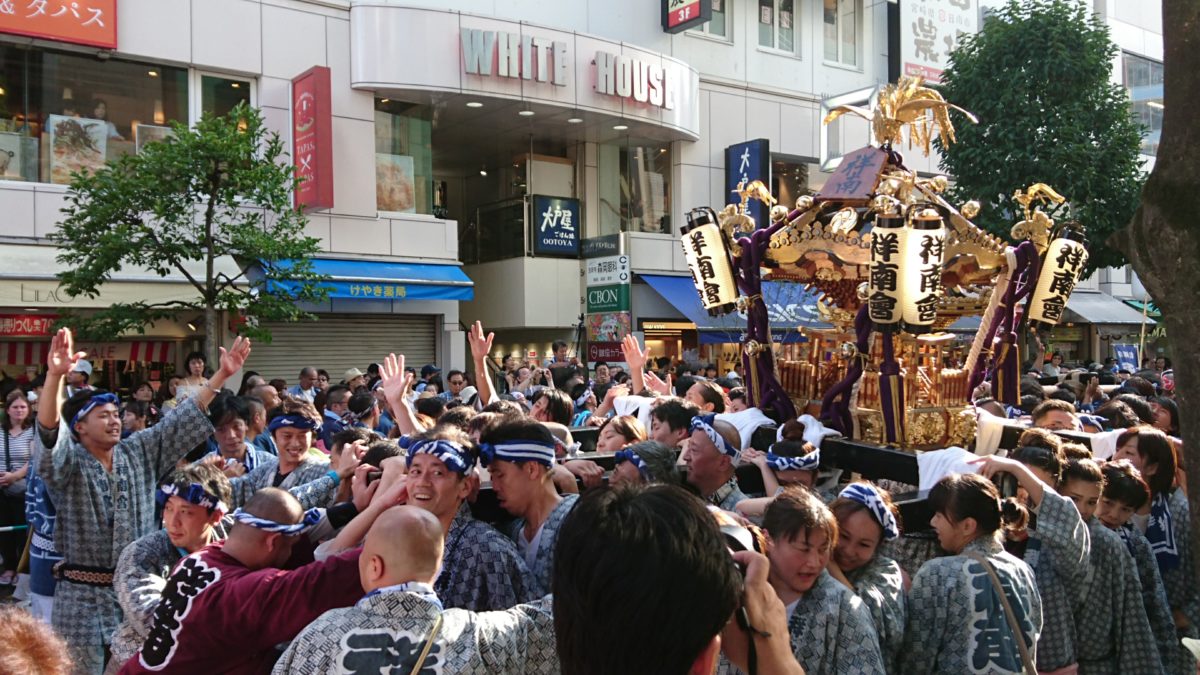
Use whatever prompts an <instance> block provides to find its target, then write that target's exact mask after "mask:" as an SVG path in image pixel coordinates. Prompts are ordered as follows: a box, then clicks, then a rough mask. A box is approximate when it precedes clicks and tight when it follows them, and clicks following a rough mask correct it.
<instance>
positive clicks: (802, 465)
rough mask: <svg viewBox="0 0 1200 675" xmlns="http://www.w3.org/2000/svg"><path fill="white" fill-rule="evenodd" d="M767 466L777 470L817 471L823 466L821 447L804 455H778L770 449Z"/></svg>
mask: <svg viewBox="0 0 1200 675" xmlns="http://www.w3.org/2000/svg"><path fill="white" fill-rule="evenodd" d="M771 447H775V446H771ZM767 466H769V467H771V468H772V469H775V470H776V471H816V470H817V468H818V467H820V466H821V449H820V448H817V449H816V450H813V451H812V452H810V453H808V454H807V455H804V456H802V457H787V456H785V455H777V454H775V453H773V452H771V451H769V450H768V451H767Z"/></svg>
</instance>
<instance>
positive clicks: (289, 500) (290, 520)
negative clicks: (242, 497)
mask: <svg viewBox="0 0 1200 675" xmlns="http://www.w3.org/2000/svg"><path fill="white" fill-rule="evenodd" d="M242 510H243V511H245V512H246V513H249V514H250V515H252V516H258V517H259V518H262V519H263V520H269V521H271V522H274V523H279V524H281V525H295V524H296V523H298V522H300V519H301V518H303V517H304V507H302V506H301V505H300V502H299V501H297V499H296V498H295V497H293V496H292V493H290V492H288V491H287V490H280V489H279V488H273V487H271V488H263V489H261V490H259V491H258V492H255V493H254V495H253V496H251V497H250V499H249V500H247V501H246V505H245V506H243V507H242Z"/></svg>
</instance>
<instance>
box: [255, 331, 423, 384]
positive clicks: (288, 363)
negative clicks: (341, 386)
mask: <svg viewBox="0 0 1200 675" xmlns="http://www.w3.org/2000/svg"><path fill="white" fill-rule="evenodd" d="M266 326H267V327H268V328H270V329H271V337H272V339H271V342H270V344H266V343H261V342H260V343H255V344H254V346H253V349H252V350H251V353H250V358H249V359H248V360H247V361H246V369H247V370H254V371H257V372H258V373H259V374H261V375H262V376H263V377H265V378H267V379H268V380H270V379H272V378H276V377H281V378H283V379H285V380H287V383H288V386H291V385H293V384H295V383H296V381H297V377H298V375H299V374H300V369H301V368H302V367H304V366H312V367H314V368H324V369H325V370H326V371H328V372H329V379H330V381H331V382H333V383H337V382H339V381H341V379H342V374H343V373H345V372H346V370H347V369H349V368H358V369H359V370H362V371H363V372H366V370H367V365H369V364H370V363H372V362H382V361H383V357H385V356H387V355H388V353H389V352H395V353H397V354H404V356H405V357H407V359H408V362H407V363H408V365H411V366H412V367H414V368H416V369H417V370H418V371H419V370H420V369H421V366H423V365H425V364H426V363H435V362H436V353H437V348H436V346H435V345H436V334H437V333H436V331H437V317H436V316H433V315H428V314H385V315H379V314H374V315H361V314H319V315H317V321H304V322H298V323H267V324H266Z"/></svg>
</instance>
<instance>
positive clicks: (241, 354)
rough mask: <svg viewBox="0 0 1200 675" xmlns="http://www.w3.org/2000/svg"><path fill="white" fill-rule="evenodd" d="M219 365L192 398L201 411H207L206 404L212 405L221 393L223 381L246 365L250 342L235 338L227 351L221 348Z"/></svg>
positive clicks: (240, 337) (238, 337)
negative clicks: (218, 393) (205, 384)
mask: <svg viewBox="0 0 1200 675" xmlns="http://www.w3.org/2000/svg"><path fill="white" fill-rule="evenodd" d="M220 349H221V365H220V367H219V368H217V372H215V373H213V376H212V377H211V378H209V380H208V386H207V387H204V388H202V389H201V390H200V393H199V394H196V396H195V397H193V400H195V401H196V405H197V406H199V408H200V409H201V410H205V411H207V410H208V404H209V403H212V400H213V398H214V397H216V395H217V392H219V391H221V387H223V386H225V381H226V380H228V379H229V378H231V377H233V376H234V374H235V373H237V372H238V371H239V370H241V369H242V366H243V365H245V363H246V357H248V356H250V340H248V339H246V338H244V337H242V336H240V335H239V336H237V338H236V339H234V341H233V346H232V347H230V348H229V350H228V351H226V350H225V348H224V347H221V348H220Z"/></svg>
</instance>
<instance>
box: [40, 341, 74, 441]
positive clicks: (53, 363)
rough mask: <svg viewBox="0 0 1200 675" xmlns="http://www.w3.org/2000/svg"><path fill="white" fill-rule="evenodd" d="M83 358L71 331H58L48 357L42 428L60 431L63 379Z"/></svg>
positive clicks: (43, 394)
mask: <svg viewBox="0 0 1200 675" xmlns="http://www.w3.org/2000/svg"><path fill="white" fill-rule="evenodd" d="M83 356H84V354H83V352H76V351H75V339H74V337H73V336H72V335H71V329H69V328H60V329H58V332H57V333H55V334H54V337H53V338H51V340H50V353H49V354H48V355H47V356H46V386H45V387H44V388H43V389H42V392H43V393H42V396H43V398H42V401H41V404H40V405H39V406H38V424H40V425H42V428H44V429H47V430H57V429H58V422H59V414H60V411H61V410H62V404H63V378H64V377H66V375H67V373H69V372H71V369H72V368H74V367H75V362H76V361H78V360H79V359H82V358H83Z"/></svg>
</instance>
